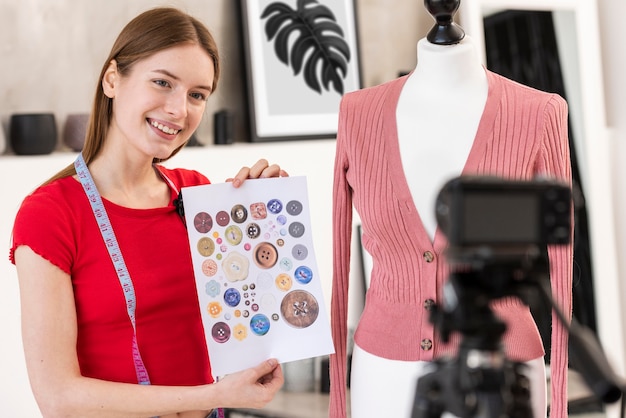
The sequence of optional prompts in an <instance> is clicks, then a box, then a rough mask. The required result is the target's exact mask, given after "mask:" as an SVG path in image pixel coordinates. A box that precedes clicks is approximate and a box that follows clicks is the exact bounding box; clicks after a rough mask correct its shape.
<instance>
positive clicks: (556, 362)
mask: <svg viewBox="0 0 626 418" xmlns="http://www.w3.org/2000/svg"><path fill="white" fill-rule="evenodd" d="M539 165H540V166H539V167H538V171H539V172H540V173H542V174H546V175H548V176H551V177H553V178H556V179H559V180H561V181H563V182H566V183H567V184H568V185H570V186H571V184H572V179H571V176H572V174H571V162H570V152H569V144H568V128H567V103H566V102H565V100H563V99H562V98H561V97H559V96H557V95H554V96H553V98H552V99H551V100H550V101H549V102H548V104H547V106H546V123H545V126H544V140H543V143H542V150H541V158H540V159H539ZM572 213H573V212H572ZM572 219H573V218H572ZM572 225H574V224H573V222H572ZM572 241H573V239H572V240H570V244H568V245H559V246H556V245H553V246H549V247H548V256H549V259H550V283H551V288H552V297H553V298H554V301H555V303H556V304H557V306H558V307H559V309H560V310H561V311H562V312H563V313H564V315H565V317H566V318H567V319H568V320H571V316H572V266H573V242H572ZM551 338H552V340H551V360H550V371H551V382H550V385H551V397H550V416H552V417H565V416H567V371H568V351H567V350H568V334H567V330H566V328H565V327H564V326H563V324H561V322H560V321H559V319H558V318H557V316H556V314H554V313H553V314H552V336H551Z"/></svg>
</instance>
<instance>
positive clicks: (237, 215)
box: [230, 205, 248, 224]
mask: <svg viewBox="0 0 626 418" xmlns="http://www.w3.org/2000/svg"><path fill="white" fill-rule="evenodd" d="M230 217H231V219H232V220H233V221H234V222H237V223H238V224H240V223H243V222H245V220H246V219H248V211H247V209H246V208H245V206H243V205H235V206H233V208H232V209H231V210H230Z"/></svg>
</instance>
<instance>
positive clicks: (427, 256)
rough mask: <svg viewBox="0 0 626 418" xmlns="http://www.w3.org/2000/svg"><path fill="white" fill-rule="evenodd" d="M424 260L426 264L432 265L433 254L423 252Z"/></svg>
mask: <svg viewBox="0 0 626 418" xmlns="http://www.w3.org/2000/svg"><path fill="white" fill-rule="evenodd" d="M423 257H424V260H426V262H427V263H432V262H433V261H434V260H435V255H434V254H433V253H431V252H430V251H426V252H424V255H423Z"/></svg>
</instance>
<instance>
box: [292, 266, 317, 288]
mask: <svg viewBox="0 0 626 418" xmlns="http://www.w3.org/2000/svg"><path fill="white" fill-rule="evenodd" d="M293 277H295V279H296V280H297V281H298V283H302V284H308V283H309V282H310V281H311V280H312V279H313V270H311V269H310V268H309V267H307V266H300V267H298V268H297V269H296V271H295V273H294V275H293Z"/></svg>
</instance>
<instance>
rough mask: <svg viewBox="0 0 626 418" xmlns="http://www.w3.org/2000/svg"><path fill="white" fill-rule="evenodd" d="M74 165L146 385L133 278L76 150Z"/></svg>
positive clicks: (137, 368) (141, 380) (142, 382)
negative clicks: (123, 305)
mask: <svg viewBox="0 0 626 418" xmlns="http://www.w3.org/2000/svg"><path fill="white" fill-rule="evenodd" d="M74 167H75V168H76V174H77V175H78V179H79V180H80V183H81V184H82V185H83V190H85V194H87V198H88V199H89V203H90V204H91V210H92V211H93V214H94V216H95V217H96V222H98V227H99V228H100V233H101V234H102V238H103V239H104V243H105V244H106V247H107V250H108V251H109V256H111V261H113V266H114V267H115V272H116V273H117V277H118V279H119V281H120V285H121V286H122V289H123V290H124V299H126V312H127V313H128V317H129V318H130V323H131V324H132V326H133V341H132V353H133V363H134V364H135V372H136V374H137V381H138V382H139V384H140V385H149V384H150V378H149V377H148V371H147V370H146V366H145V365H144V364H143V360H142V359H141V354H140V353H139V346H138V345H137V327H136V323H135V308H136V306H137V297H136V296H135V287H134V286H133V281H132V279H131V278H130V274H129V273H128V268H127V267H126V263H125V262H124V257H122V252H121V251H120V246H119V244H118V242H117V238H116V237H115V233H114V232H113V227H112V226H111V220H110V219H109V215H108V214H107V211H106V209H105V208H104V203H103V202H102V197H101V196H100V193H98V189H97V188H96V184H95V183H94V181H93V178H92V177H91V173H90V172H89V169H88V168H87V165H86V164H85V160H84V159H83V154H82V153H80V152H79V153H78V157H76V161H74Z"/></svg>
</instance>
